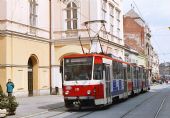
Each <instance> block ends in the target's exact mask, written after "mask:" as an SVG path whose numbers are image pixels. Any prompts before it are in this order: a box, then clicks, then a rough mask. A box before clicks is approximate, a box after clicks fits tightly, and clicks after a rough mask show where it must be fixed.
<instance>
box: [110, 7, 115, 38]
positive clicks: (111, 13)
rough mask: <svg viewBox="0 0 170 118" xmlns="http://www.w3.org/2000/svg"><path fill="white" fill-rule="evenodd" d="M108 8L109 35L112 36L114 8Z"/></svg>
mask: <svg viewBox="0 0 170 118" xmlns="http://www.w3.org/2000/svg"><path fill="white" fill-rule="evenodd" d="M109 7H110V34H112V35H113V28H114V7H113V6H112V5H110V6H109Z"/></svg>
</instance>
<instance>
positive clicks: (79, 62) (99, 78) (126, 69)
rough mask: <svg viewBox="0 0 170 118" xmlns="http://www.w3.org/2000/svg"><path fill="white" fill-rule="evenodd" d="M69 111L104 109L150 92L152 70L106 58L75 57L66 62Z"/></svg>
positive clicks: (64, 73)
mask: <svg viewBox="0 0 170 118" xmlns="http://www.w3.org/2000/svg"><path fill="white" fill-rule="evenodd" d="M60 72H61V73H62V79H63V82H62V86H63V96H64V102H65V107H67V108H76V107H78V108H82V107H103V106H107V105H110V104H112V103H113V102H114V101H115V100H119V99H125V98H128V97H129V96H133V95H135V94H139V93H140V92H143V91H147V90H149V80H148V70H147V69H145V68H144V67H140V66H137V65H135V64H130V63H127V62H124V61H122V60H120V59H116V58H113V57H112V56H111V55H103V54H72V55H69V56H65V57H64V58H63V60H62V63H61V67H60Z"/></svg>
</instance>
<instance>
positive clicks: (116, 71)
mask: <svg viewBox="0 0 170 118" xmlns="http://www.w3.org/2000/svg"><path fill="white" fill-rule="evenodd" d="M112 68H113V77H114V79H123V64H122V63H119V62H116V61H113V62H112Z"/></svg>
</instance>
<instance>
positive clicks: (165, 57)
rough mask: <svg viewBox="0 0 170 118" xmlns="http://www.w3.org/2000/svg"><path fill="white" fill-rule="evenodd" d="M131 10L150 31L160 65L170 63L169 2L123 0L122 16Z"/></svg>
mask: <svg viewBox="0 0 170 118" xmlns="http://www.w3.org/2000/svg"><path fill="white" fill-rule="evenodd" d="M131 8H134V10H135V11H136V12H137V13H138V14H139V15H140V16H141V17H142V18H143V19H144V21H145V22H146V23H147V24H148V26H149V28H150V29H151V35H152V37H151V42H152V45H153V47H154V50H155V51H156V52H157V54H158V56H159V61H160V63H163V62H170V30H169V29H168V27H170V0H123V11H124V14H125V13H126V12H127V11H128V10H130V9H131Z"/></svg>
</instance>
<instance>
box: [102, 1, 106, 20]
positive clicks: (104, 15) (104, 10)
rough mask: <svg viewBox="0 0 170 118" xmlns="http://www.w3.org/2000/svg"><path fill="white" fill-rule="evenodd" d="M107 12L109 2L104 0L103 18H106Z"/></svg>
mask: <svg viewBox="0 0 170 118" xmlns="http://www.w3.org/2000/svg"><path fill="white" fill-rule="evenodd" d="M106 12H107V2H106V0H102V19H103V20H105V19H106Z"/></svg>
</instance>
